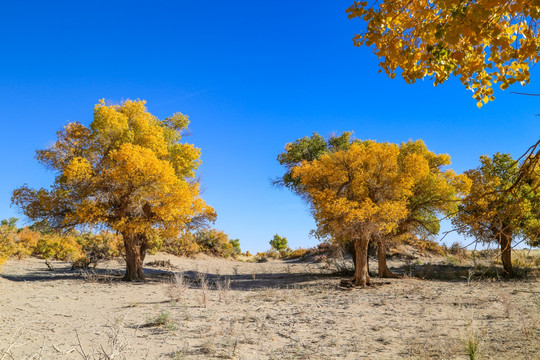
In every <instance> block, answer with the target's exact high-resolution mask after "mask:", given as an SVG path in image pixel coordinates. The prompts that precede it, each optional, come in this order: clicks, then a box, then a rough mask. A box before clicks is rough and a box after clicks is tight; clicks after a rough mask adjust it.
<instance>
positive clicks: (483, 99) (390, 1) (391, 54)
mask: <svg viewBox="0 0 540 360" xmlns="http://www.w3.org/2000/svg"><path fill="white" fill-rule="evenodd" d="M347 13H348V14H349V18H350V19H353V18H359V19H362V20H364V22H365V23H366V27H365V30H364V31H363V32H362V33H360V34H357V35H356V36H355V37H354V38H353V40H354V44H355V45H356V46H363V45H366V46H371V47H372V48H373V51H374V53H375V55H376V56H377V57H378V58H379V59H380V63H379V65H380V66H381V68H382V69H384V71H385V72H386V73H387V74H388V75H389V76H391V77H392V78H393V77H394V76H395V75H396V72H397V71H398V69H401V71H400V72H401V76H402V77H403V79H405V81H407V82H408V83H413V82H415V81H416V80H418V79H423V78H425V77H429V78H431V79H432V80H433V83H434V85H438V84H441V83H443V82H445V81H446V80H447V79H448V78H449V77H450V75H454V76H456V77H458V78H459V80H460V81H461V82H462V83H463V85H465V87H466V88H467V89H469V90H471V91H473V97H474V98H475V99H476V100H477V105H478V107H481V106H482V104H485V103H487V102H488V101H491V100H493V99H494V96H493V88H492V87H493V85H495V84H496V83H499V84H500V88H501V89H503V90H504V89H506V88H508V86H509V85H511V84H513V83H515V82H520V83H521V84H522V85H525V84H526V83H528V82H529V76H530V73H529V69H530V68H531V67H532V66H533V65H534V64H535V63H536V62H537V61H538V59H539V53H538V48H539V46H540V39H539V38H538V31H539V28H538V19H539V17H540V0H475V1H461V0H414V1H411V0H382V1H376V2H369V3H368V1H355V2H354V4H353V5H352V6H351V7H349V8H348V9H347Z"/></svg>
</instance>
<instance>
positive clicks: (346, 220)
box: [292, 141, 429, 286]
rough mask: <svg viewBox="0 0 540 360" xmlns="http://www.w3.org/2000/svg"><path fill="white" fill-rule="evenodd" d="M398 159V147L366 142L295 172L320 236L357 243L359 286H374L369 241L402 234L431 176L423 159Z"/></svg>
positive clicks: (305, 163)
mask: <svg viewBox="0 0 540 360" xmlns="http://www.w3.org/2000/svg"><path fill="white" fill-rule="evenodd" d="M399 155H400V150H399V147H398V146H397V145H395V144H388V143H377V142H373V141H365V142H359V143H353V144H351V146H350V147H349V148H348V149H347V150H341V151H336V152H333V153H326V154H323V155H322V156H321V157H319V158H318V159H316V160H313V161H303V162H302V163H301V164H300V165H298V166H296V167H294V168H293V169H292V176H293V178H296V179H298V180H299V181H300V182H301V184H302V187H303V191H305V192H306V193H307V194H308V196H309V198H310V200H311V204H312V208H313V214H314V218H315V221H316V223H317V232H318V234H319V235H321V236H325V235H329V236H331V237H332V239H334V241H343V242H351V243H352V244H353V246H354V248H355V259H354V261H355V274H354V279H353V284H354V285H357V286H366V285H368V284H369V283H370V279H369V272H368V266H367V251H368V245H369V241H370V240H371V239H372V238H373V237H374V236H386V235H388V234H391V233H393V232H394V231H396V230H397V228H398V225H399V222H400V220H402V219H405V218H406V217H407V215H408V214H409V210H408V209H407V204H408V201H409V198H410V197H411V196H412V194H413V192H412V190H413V188H414V185H415V183H416V182H417V181H418V179H419V178H421V177H424V176H425V175H426V174H427V173H429V163H428V162H427V160H426V159H425V158H424V157H422V156H419V155H417V154H407V155H406V156H404V157H403V158H401V159H400V158H399Z"/></svg>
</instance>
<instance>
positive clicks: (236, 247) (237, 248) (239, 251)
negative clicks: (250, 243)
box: [229, 239, 242, 255]
mask: <svg viewBox="0 0 540 360" xmlns="http://www.w3.org/2000/svg"><path fill="white" fill-rule="evenodd" d="M229 242H230V243H231V245H232V246H233V249H234V252H235V254H236V255H240V254H242V249H240V239H231V240H229Z"/></svg>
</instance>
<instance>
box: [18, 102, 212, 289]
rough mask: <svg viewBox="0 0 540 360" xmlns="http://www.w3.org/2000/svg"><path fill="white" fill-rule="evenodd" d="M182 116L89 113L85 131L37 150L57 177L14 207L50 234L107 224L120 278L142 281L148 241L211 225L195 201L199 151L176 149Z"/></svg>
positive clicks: (135, 106)
mask: <svg viewBox="0 0 540 360" xmlns="http://www.w3.org/2000/svg"><path fill="white" fill-rule="evenodd" d="M188 123H189V121H188V118H187V116H184V115H182V114H180V113H178V114H175V115H173V116H172V117H170V118H166V119H164V120H159V119H157V118H156V117H154V116H153V115H152V114H150V113H149V112H148V111H147V109H146V107H145V102H144V101H139V100H137V101H131V100H127V101H125V102H124V103H122V104H121V105H107V104H105V101H103V100H101V101H100V102H99V104H97V105H96V106H95V108H94V120H93V121H92V123H91V124H90V126H89V127H86V126H84V125H82V124H80V123H76V122H75V123H69V124H68V125H66V126H65V128H64V130H63V131H60V132H58V134H57V135H58V139H57V141H56V142H55V143H54V144H53V145H52V146H51V147H49V148H48V149H45V150H39V151H37V159H38V161H39V162H41V163H42V164H43V165H45V166H46V167H47V168H49V169H51V170H53V171H55V172H56V178H55V181H54V184H53V186H52V187H51V189H50V190H46V189H39V190H35V189H31V188H29V187H28V186H26V185H24V186H22V187H21V188H19V189H16V190H15V191H14V192H13V197H12V202H13V203H14V204H15V205H17V206H19V207H20V208H21V209H22V210H23V212H24V214H25V215H26V216H27V217H29V218H30V219H32V220H34V221H43V220H46V221H47V222H48V224H49V225H50V226H51V227H52V228H55V229H70V228H75V227H77V226H79V225H91V226H105V227H107V228H109V229H111V230H114V231H116V232H118V233H119V234H121V236H122V238H123V242H124V248H125V258H126V275H125V277H124V279H125V280H128V281H134V280H144V272H143V267H142V265H143V261H144V258H145V256H146V252H147V250H148V249H149V247H151V246H152V243H151V241H150V239H151V238H152V237H153V236H156V235H160V236H164V237H170V238H172V237H174V236H176V235H177V234H178V233H179V232H181V231H183V230H185V229H186V228H187V227H188V225H189V224H190V223H191V222H192V221H197V222H198V221H200V219H206V220H213V219H214V218H215V213H214V210H213V209H212V208H211V207H209V206H207V205H206V204H205V202H204V201H203V200H202V199H201V198H200V197H199V184H198V183H197V182H196V181H193V180H192V178H193V177H194V175H195V170H196V169H197V167H198V166H199V164H200V160H199V155H200V151H199V149H197V148H195V147H194V146H193V145H190V144H184V143H181V139H182V131H183V130H184V129H186V128H187V126H188Z"/></svg>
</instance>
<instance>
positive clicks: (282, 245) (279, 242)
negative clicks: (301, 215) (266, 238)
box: [269, 234, 289, 251]
mask: <svg viewBox="0 0 540 360" xmlns="http://www.w3.org/2000/svg"><path fill="white" fill-rule="evenodd" d="M269 243H270V246H272V249H274V250H277V251H281V250H287V248H288V247H289V242H288V241H287V238H286V237H281V236H279V235H278V234H276V235H274V237H273V238H272V240H270V242H269Z"/></svg>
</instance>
